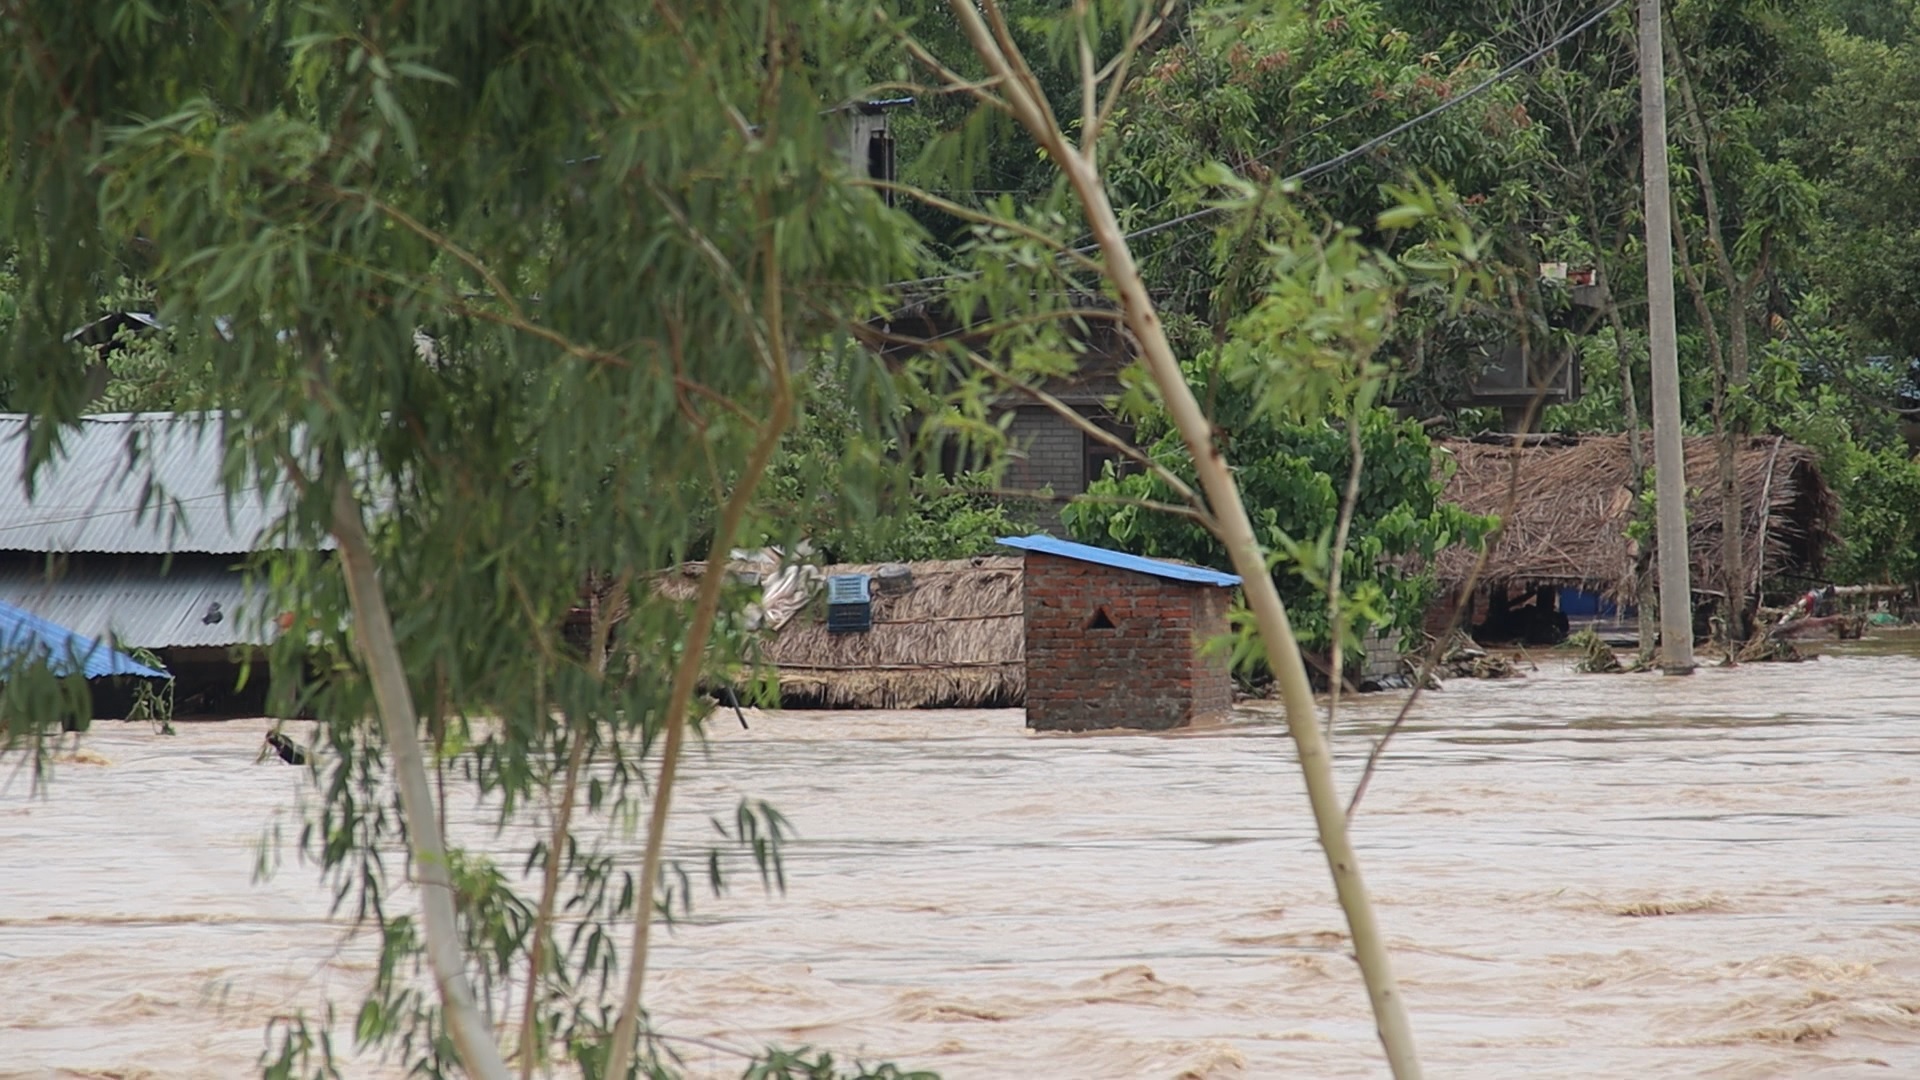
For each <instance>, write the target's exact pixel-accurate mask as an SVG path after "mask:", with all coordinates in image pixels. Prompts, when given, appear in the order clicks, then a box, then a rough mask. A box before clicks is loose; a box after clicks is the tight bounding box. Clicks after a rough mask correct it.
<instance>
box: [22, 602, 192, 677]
mask: <svg viewBox="0 0 1920 1080" xmlns="http://www.w3.org/2000/svg"><path fill="white" fill-rule="evenodd" d="M22 662H24V663H28V664H34V663H44V664H46V665H47V669H48V670H49V671H52V672H53V673H54V674H55V675H71V674H73V673H74V672H75V671H79V672H81V673H83V674H85V675H86V677H87V678H89V679H99V678H104V677H106V676H108V675H139V676H143V677H145V678H149V679H166V678H171V676H169V675H168V674H167V673H166V672H164V671H155V670H154V669H152V668H150V667H148V666H146V665H145V664H142V663H140V662H139V661H137V660H135V659H134V658H133V657H131V656H128V655H127V654H125V653H123V652H120V651H119V650H117V649H114V648H111V647H109V646H107V645H104V644H101V643H100V642H98V641H95V640H94V639H92V638H90V637H87V636H86V635H84V634H76V633H74V632H73V631H71V630H69V629H67V628H66V627H64V626H61V625H59V624H58V623H51V622H48V621H47V620H45V619H43V618H41V617H40V616H38V615H34V614H31V613H29V612H25V611H21V610H20V609H19V608H17V607H14V606H13V605H12V604H5V603H0V673H4V672H5V670H6V669H7V668H9V667H11V666H12V665H13V664H15V663H22Z"/></svg>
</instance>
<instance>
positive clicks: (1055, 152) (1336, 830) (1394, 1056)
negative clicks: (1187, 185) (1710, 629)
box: [949, 0, 1421, 1080]
mask: <svg viewBox="0 0 1920 1080" xmlns="http://www.w3.org/2000/svg"><path fill="white" fill-rule="evenodd" d="M949 4H950V6H951V7H952V9H953V12H954V14H955V15H956V16H957V17H958V18H959V20H960V23H961V26H962V28H963V29H964V30H965V32H966V34H967V39H968V41H969V42H970V43H971V44H972V45H973V48H974V51H975V52H976V53H978V54H979V55H980V58H981V59H982V60H983V61H985V63H986V65H987V68H988V70H989V72H990V73H991V74H992V75H993V76H994V77H995V79H996V80H997V89H998V90H999V91H1000V92H1001V94H1003V95H1004V100H1005V101H1006V102H1007V105H1008V107H1009V109H1010V111H1011V112H1012V113H1013V115H1014V117H1015V119H1017V120H1018V121H1020V123H1021V124H1022V125H1024V126H1025V127H1026V128H1027V130H1028V131H1029V132H1030V133H1031V134H1032V135H1033V136H1034V137H1035V139H1037V140H1038V141H1039V142H1040V144H1041V146H1042V147H1043V148H1044V149H1045V150H1046V152H1047V154H1048V155H1049V156H1050V157H1052V158H1053V160H1054V163H1055V164H1056V165H1057V166H1058V167H1059V168H1060V170H1061V171H1062V172H1063V173H1064V174H1065V175H1066V178H1067V181H1068V183H1070V184H1071V185H1072V187H1073V189H1074V193H1075V194H1076V195H1077V196H1079V198H1080V202H1081V206H1082V207H1083V209H1084V213H1085V216H1086V220H1087V226H1088V228H1089V230H1090V231H1091V232H1092V233H1093V236H1094V240H1095V242H1096V243H1097V244H1098V245H1099V248H1100V252H1101V254H1102V256H1104V258H1105V261H1106V273H1107V276H1108V280H1109V281H1110V282H1111V284H1112V285H1113V287H1114V288H1115V290H1116V291H1117V292H1118V293H1119V295H1120V303H1121V309H1122V312H1123V315H1124V317H1125V321H1126V324H1127V329H1128V330H1130V331H1132V333H1133V335H1134V337H1135V338H1136V339H1137V340H1138V341H1139V343H1140V347H1141V351H1142V353H1143V354H1144V359H1145V361H1146V365H1147V369H1148V371H1149V373H1150V374H1151V375H1152V377H1153V380H1154V384H1155V386H1157V387H1158V388H1159V390H1160V394H1161V397H1162V398H1163V399H1164V400H1165V402H1166V406H1167V411H1168V413H1169V415H1170V416H1171V417H1172V419H1173V422H1174V426H1175V427H1176V428H1177V429H1178V430H1179V432H1180V435H1181V437H1182V438H1183V439H1184V440H1185V441H1186V444H1187V448H1188V451H1189V452H1190V453H1191V454H1192V456H1193V461H1194V467H1195V470H1196V472H1197V473H1198V475H1199V478H1200V481H1201V487H1202V490H1203V491H1204V492H1205V494H1206V497H1207V501H1208V503H1209V504H1210V505H1211V506H1212V507H1213V511H1214V517H1215V519H1216V524H1217V533H1218V535H1219V537H1220V540H1221V542H1222V543H1223V544H1225V545H1226V548H1227V551H1228V553H1229V555H1230V556H1231V557H1232V560H1233V566H1234V570H1235V571H1237V572H1238V573H1239V575H1240V578H1241V582H1242V587H1243V589H1244V590H1245V593H1246V597H1247V603H1248V606H1249V607H1251V608H1252V609H1253V613H1254V617H1255V618H1256V619H1257V620H1258V622H1259V625H1260V636H1261V639H1262V641H1263V643H1264V645H1265V648H1266V652H1267V661H1268V663H1269V664H1270V665H1271V666H1272V668H1273V673H1274V679H1275V681H1276V682H1277V683H1278V684H1279V686H1280V690H1281V697H1282V699H1283V700H1284V702H1285V704H1286V716H1287V731H1288V733H1289V734H1290V735H1291V736H1292V737H1293V741H1294V746H1295V749H1296V751H1297V753H1298V755H1299V758H1300V770H1301V773H1302V775H1303V776H1304V778H1305V782H1306V788H1307V799H1308V802H1309V803H1310V804H1311V806H1312V809H1313V817H1314V824H1315V826H1316V828H1317V829H1318V832H1319V837H1320V844H1321V847H1322V848H1323V849H1324V850H1325V853H1326V857H1327V867H1328V869H1329V871H1330V872H1331V873H1332V875H1333V884H1334V892H1335V893H1336V895H1337V896H1338V898H1339V901H1340V907H1341V909H1342V910H1343V911H1344V912H1345V914H1346V917H1347V926H1348V929H1349V930H1350V932H1351V933H1352V936H1353V947H1354V956H1355V959H1356V960H1358V962H1359V965H1360V973H1361V977H1362V979H1363V980H1364V981H1365V983H1366V987H1367V996H1368V998H1369V1000H1370V1001H1371V1003H1372V1005H1373V1014H1374V1022H1375V1026H1376V1029H1377V1031H1378V1033H1379V1036H1380V1043H1381V1046H1382V1047H1383V1048H1385V1050H1386V1055H1387V1063H1388V1065H1389V1067H1390V1068H1391V1069H1392V1071H1393V1076H1394V1078H1395V1080H1417V1078H1418V1077H1419V1076H1420V1075H1421V1072H1420V1062H1419V1058H1418V1056H1417V1054H1416V1053H1415V1049H1414V1043H1413V1029H1412V1025H1411V1024H1410V1023H1409V1021H1408V1018H1407V1011H1406V1005H1405V1002H1404V1001H1403V999H1402V998H1401V996H1400V991H1399V988H1398V986H1397V984H1396V983H1395V980H1394V976H1393V965H1392V961H1391V959H1390V958H1389V957H1388V955H1387V949H1386V944H1385V942H1384V940H1383V939H1382V937H1381V934H1380V927H1379V924H1378V923H1377V922H1376V920H1375V919H1374V914H1373V904H1372V901H1371V900H1370V899H1369V897H1368V895H1367V887H1366V883H1365V882H1364V881H1363V880H1362V879H1361V876H1360V864H1359V861H1358V859H1357V858H1356V857H1355V855H1354V851H1353V844H1352V842H1351V840H1350V838H1349V836H1348V834H1347V818H1346V812H1345V808H1344V807H1343V806H1342V805H1341V801H1340V796H1339V792H1338V791H1337V790H1336V788H1335V786H1334V779H1333V762H1332V759H1331V757H1330V756H1329V755H1328V753H1327V744H1326V740H1325V739H1324V738H1323V737H1322V736H1321V734H1320V725H1319V723H1318V717H1317V716H1316V714H1315V709H1314V703H1313V689H1312V687H1311V685H1310V684H1309V683H1308V681H1307V669H1306V664H1305V662H1304V661H1303V660H1302V659H1301V657H1300V648H1299V645H1298V643H1297V641H1296V640H1295V638H1294V636H1293V628H1292V625H1291V624H1290V623H1289V621H1288V619H1287V611H1286V607H1285V606H1284V605H1283V604H1282V603H1281V602H1280V593H1279V590H1278V589H1277V588H1275V586H1274V584H1273V578H1272V576H1271V574H1270V573H1269V572H1268V570H1267V563H1266V557H1265V554H1264V552H1263V551H1262V550H1261V547H1260V542H1259V540H1258V538H1257V537H1256V536H1255V534H1254V531H1253V523H1252V521H1251V520H1250V519H1249V518H1248V516H1247V511H1246V506H1245V505H1244V504H1243V503H1242V502H1241V499H1240V491H1239V488H1238V486H1237V485H1236V484H1235V482H1234V480H1233V475H1232V473H1231V472H1230V471H1228V468H1227V462H1226V459H1225V458H1224V457H1223V456H1222V455H1221V453H1220V448H1219V446H1218V445H1217V444H1215V442H1214V439H1213V428H1212V425H1211V424H1210V423H1209V422H1208V421H1207V417H1206V414H1205V413H1204V412H1202V411H1201V408H1200V403H1199V401H1198V400H1196V399H1195V398H1194V395H1193V390H1192V388H1191V387H1189V386H1188V385H1187V382H1186V379H1185V377H1184V375H1183V374H1182V373H1181V371H1180V365H1179V362H1178V361H1177V360H1175V358H1174V355H1173V348H1172V346H1171V344H1169V342H1168V341H1167V335H1166V331H1165V329H1164V327H1163V326H1162V325H1161V322H1160V316H1159V313H1158V311H1157V310H1156V309H1155V306H1154V303H1153V300H1152V298H1151V297H1150V296H1149V295H1148V293H1147V288H1146V283H1145V282H1144V281H1143V280H1142V279H1141V276H1140V272H1139V268H1138V266H1137V265H1136V264H1135V263H1134V261H1133V252H1132V249H1131V248H1130V247H1129V246H1128V244H1127V240H1126V236H1125V235H1124V232H1123V230H1122V229H1121V227H1120V222H1119V219H1118V217H1117V216H1116V215H1115V214H1114V211H1113V206H1112V203H1111V202H1110V201H1109V200H1108V198H1107V191H1106V185H1105V184H1104V183H1103V182H1102V181H1101V179H1100V175H1099V171H1098V168H1097V166H1096V165H1095V161H1094V155H1093V153H1092V143H1091V142H1089V143H1088V144H1087V145H1086V146H1085V147H1082V148H1080V149H1077V150H1076V149H1075V148H1074V147H1073V146H1072V145H1071V144H1070V143H1069V142H1068V141H1067V138H1066V136H1065V134H1064V133H1063V132H1062V131H1061V129H1060V126H1059V124H1058V122H1057V121H1056V120H1055V119H1054V117H1053V114H1052V111H1051V109H1049V108H1048V107H1047V105H1046V103H1045V99H1044V98H1042V97H1041V96H1040V95H1039V92H1038V90H1037V87H1036V85H1035V83H1034V82H1033V79H1032V74H1031V72H1029V71H1027V70H1026V65H1025V62H1024V61H1022V60H1020V59H1019V52H1018V50H1017V49H1016V48H1015V47H1014V46H1013V43H1012V41H1011V39H1010V37H1007V36H1004V35H1001V36H999V37H996V33H995V30H992V29H989V28H988V26H987V23H986V19H985V18H983V16H982V10H983V9H984V10H985V12H986V17H988V18H993V19H994V20H995V28H996V29H998V28H999V27H1000V25H1001V20H1000V18H999V15H1000V13H999V10H998V5H997V4H995V3H994V2H993V0H982V3H981V6H980V7H976V6H975V2H974V0H949ZM1115 77H1116V78H1118V77H1122V76H1120V75H1116V76H1115Z"/></svg>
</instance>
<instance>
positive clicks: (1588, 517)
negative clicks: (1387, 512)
mask: <svg viewBox="0 0 1920 1080" xmlns="http://www.w3.org/2000/svg"><path fill="white" fill-rule="evenodd" d="M1643 439H1644V441H1643V447H1644V450H1645V453H1646V457H1645V460H1646V461H1647V462H1648V463H1649V464H1650V463H1651V462H1652V461H1653V439H1652V437H1651V436H1644V437H1643ZM1438 445H1439V446H1441V447H1442V448H1443V449H1444V450H1445V451H1446V452H1447V453H1449V454H1450V455H1451V456H1452V459H1453V461H1454V463H1455V465H1456V466H1457V467H1456V469H1455V471H1454V472H1453V475H1452V476H1451V477H1449V478H1448V480H1447V488H1446V498H1447V500H1448V501H1450V502H1453V503H1457V504H1459V505H1460V506H1463V507H1465V508H1466V509H1468V510H1471V511H1473V512H1474V513H1477V514H1494V515H1502V514H1503V512H1504V510H1505V508H1506V506H1507V504H1508V497H1509V488H1510V486H1511V487H1513V488H1514V489H1515V495H1514V499H1513V512H1512V513H1511V514H1510V515H1505V522H1506V527H1505V529H1504V530H1503V531H1502V534H1501V536H1500V540H1499V543H1498V544H1497V545H1496V547H1495V548H1494V550H1493V553H1492V554H1491V555H1490V556H1489V557H1488V560H1487V566H1486V569H1485V570H1484V571H1483V572H1482V574H1481V577H1480V581H1481V583H1482V584H1489V585H1499V584H1506V585H1517V586H1523V587H1524V586H1530V585H1563V586H1575V587H1579V588H1585V589H1589V590H1592V591H1595V592H1600V593H1604V594H1606V595H1608V596H1611V597H1614V598H1616V599H1624V598H1628V597H1630V596H1631V595H1632V592H1633V584H1632V575H1633V560H1634V558H1635V555H1636V553H1637V549H1636V546H1635V544H1634V542H1633V541H1631V540H1629V539H1628V538H1627V535H1626V527H1627V524H1628V523H1629V522H1630V521H1631V520H1632V519H1633V516H1634V508H1633V506H1632V502H1633V500H1632V496H1631V494H1630V492H1629V489H1628V486H1627V485H1628V481H1629V479H1630V477H1631V474H1632V464H1631V460H1630V458H1629V456H1628V452H1627V449H1628V448H1627V440H1626V436H1624V435H1611V436H1592V437H1588V438H1583V439H1578V440H1571V439H1569V440H1563V441H1559V442H1554V441H1548V442H1546V443H1544V444H1542V445H1537V446H1528V447H1524V448H1521V449H1515V448H1514V447H1513V446H1512V445H1511V444H1497V445H1496V444H1492V443H1483V442H1472V441H1466V440H1459V439H1450V440H1442V441H1440V442H1439V443H1438ZM1685 446H1686V459H1687V487H1688V489H1689V498H1688V501H1687V514H1688V528H1687V533H1688V541H1689V546H1690V548H1691V552H1690V554H1691V557H1692V558H1691V562H1692V570H1693V587H1694V589H1695V590H1696V591H1700V592H1717V591H1719V590H1720V588H1721V587H1722V582H1721V572H1720V565H1721V540H1720V537H1721V498H1720V481H1719V475H1720V474H1719V463H1718V458H1717V457H1716V455H1715V450H1714V440H1713V439H1711V438H1704V437H1702V438H1693V439H1687V440H1685ZM1516 462H1517V465H1518V470H1517V473H1516V471H1515V468H1514V466H1515V464H1516ZM1735 468H1736V475H1737V478H1738V483H1739V484H1740V486H1741V490H1742V491H1743V492H1744V493H1745V494H1744V497H1743V499H1742V506H1743V507H1744V510H1745V513H1744V520H1743V528H1742V530H1741V531H1742V541H1743V544H1744V551H1745V558H1744V560H1743V563H1744V568H1745V570H1746V577H1747V590H1748V591H1749V592H1752V591H1753V590H1754V589H1755V588H1757V587H1758V585H1759V583H1760V581H1761V580H1762V579H1763V578H1765V577H1770V576H1773V575H1776V574H1780V573H1783V572H1785V573H1801V574H1810V575H1811V574H1817V573H1818V572H1819V571H1820V569H1821V568H1822V567H1823V566H1824V564H1825V561H1826V549H1827V546H1828V544H1830V543H1832V542H1834V539H1835V538H1834V534H1833V528H1834V523H1835V521H1836V520H1837V519H1838V517H1839V504H1838V501H1837V500H1836V499H1835V498H1834V495H1833V492H1832V490H1831V489H1829V488H1828V487H1827V484H1826V481H1825V480H1824V479H1823V478H1822V477H1821V476H1820V470H1819V468H1818V467H1817V465H1816V463H1815V457H1814V453H1813V451H1812V450H1810V449H1808V448H1807V447H1804V446H1800V445H1798V444H1796V443H1790V442H1787V441H1785V440H1784V439H1780V438H1777V437H1774V436H1766V437H1762V438H1755V439H1751V440H1749V441H1748V442H1747V443H1746V445H1744V446H1742V447H1741V448H1740V449H1739V450H1738V452H1737V453H1736V455H1735ZM1516 477H1517V479H1516ZM1763 502H1764V504H1765V506H1766V511H1765V512H1764V513H1763V512H1762V510H1761V505H1762V503H1763ZM1763 553H1764V556H1765V558H1764V561H1763V560H1762V559H1761V555H1762V554H1763ZM1476 558H1477V556H1476V554H1475V553H1474V552H1470V551H1464V550H1460V549H1457V548H1456V549H1452V550H1449V551H1446V552H1444V553H1442V554H1441V556H1440V558H1439V560H1438V565H1437V567H1436V569H1437V572H1438V575H1439V578H1440V580H1441V583H1442V584H1443V585H1445V586H1446V587H1448V588H1459V587H1461V586H1462V585H1464V584H1465V582H1466V580H1467V577H1468V575H1469V574H1470V573H1471V572H1472V570H1473V566H1474V563H1475V560H1476Z"/></svg>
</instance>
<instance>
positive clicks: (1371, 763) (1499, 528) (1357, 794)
mask: <svg viewBox="0 0 1920 1080" xmlns="http://www.w3.org/2000/svg"><path fill="white" fill-rule="evenodd" d="M1555 378H1558V372H1557V371H1556V372H1555V373H1554V375H1553V377H1550V378H1548V379H1546V380H1544V384H1543V386H1542V388H1541V389H1540V390H1539V391H1538V392H1536V393H1535V394H1534V396H1533V400H1531V401H1530V402H1528V403H1527V411H1526V414H1525V415H1526V419H1525V421H1524V422H1523V423H1522V425H1521V427H1522V428H1523V429H1525V428H1527V427H1531V426H1532V424H1533V418H1534V417H1535V416H1537V415H1539V410H1540V408H1541V406H1542V405H1544V404H1545V403H1546V398H1547V391H1546V389H1545V386H1546V385H1551V384H1552V383H1553V381H1554V379H1555ZM1513 446H1514V450H1515V453H1514V455H1513V459H1512V461H1511V462H1510V463H1509V464H1508V467H1507V500H1506V502H1505V503H1504V504H1503V505H1502V506H1501V508H1500V520H1499V521H1498V522H1497V523H1496V524H1495V525H1494V527H1493V531H1492V532H1490V533H1488V534H1487V537H1486V540H1485V542H1484V543H1483V544H1482V545H1481V547H1480V554H1479V556H1478V557H1477V558H1475V559H1474V561H1473V570H1472V571H1471V572H1469V573H1468V574H1467V580H1466V583H1465V584H1463V585H1462V586H1461V587H1460V593H1459V598H1460V602H1458V603H1456V604H1454V608H1453V613H1452V615H1451V616H1450V617H1449V618H1448V619H1447V625H1446V628H1445V629H1444V630H1442V631H1441V632H1440V636H1439V637H1438V638H1436V639H1434V641H1433V643H1432V645H1430V646H1429V647H1428V648H1427V653H1426V655H1425V656H1424V657H1422V658H1421V661H1420V670H1419V671H1418V672H1417V673H1415V675H1414V679H1413V692H1412V693H1410V694H1408V695H1407V700H1406V701H1404V702H1402V703H1401V705H1400V711H1399V712H1398V713H1396V714H1395V715H1394V718H1393V722H1392V723H1390V724H1388V725H1387V729H1386V730H1385V731H1383V732H1381V733H1380V737H1379V738H1378V739H1376V740H1374V744H1373V749H1372V750H1370V751H1368V752H1367V764H1366V767H1365V768H1363V769H1362V770H1361V771H1360V779H1359V781H1357V782H1356V783H1355V784H1354V785H1353V795H1352V796H1351V797H1350V798H1348V800H1347V814H1346V816H1347V819H1348V820H1349V821H1351V820H1352V819H1353V815H1354V813H1355V812H1357V811H1358V810H1359V809H1360V800H1361V799H1362V798H1363V797H1365V795H1366V793H1367V788H1368V787H1369V786H1370V785H1371V784H1372V783H1373V776H1374V773H1375V772H1377V771H1378V770H1379V768H1380V759H1381V758H1383V757H1385V756H1386V753H1387V744H1388V743H1390V742H1392V741H1393V737H1394V736H1395V735H1397V734H1399V733H1400V729H1401V728H1402V727H1405V726H1406V723H1407V718H1408V717H1409V716H1412V715H1413V707H1414V705H1415V704H1416V703H1417V702H1418V701H1419V700H1420V695H1421V694H1423V693H1425V692H1426V689H1427V684H1428V683H1429V682H1432V681H1433V673H1434V671H1436V670H1437V669H1438V668H1439V667H1440V660H1441V658H1442V657H1443V656H1444V655H1445V653H1446V650H1447V647H1448V646H1449V645H1450V644H1451V643H1452V641H1453V635H1454V632H1455V631H1457V630H1459V629H1460V618H1461V615H1463V614H1464V613H1465V612H1466V602H1465V601H1466V598H1468V597H1471V596H1472V595H1473V591H1474V589H1476V588H1478V587H1479V585H1480V578H1481V576H1482V575H1483V574H1485V573H1486V569H1487V562H1488V560H1490V559H1491V558H1492V557H1493V551H1494V549H1495V548H1497V547H1499V546H1500V538H1501V536H1502V535H1503V534H1504V533H1505V532H1506V528H1507V522H1509V521H1511V520H1513V508H1514V507H1515V506H1516V505H1518V503H1519V500H1520V454H1519V453H1518V451H1519V449H1520V440H1519V439H1517V438H1516V439H1515V440H1514V444H1513Z"/></svg>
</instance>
